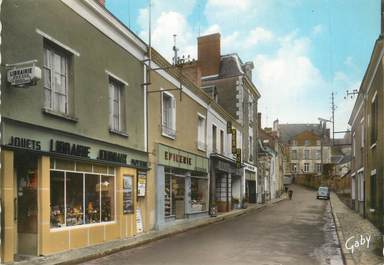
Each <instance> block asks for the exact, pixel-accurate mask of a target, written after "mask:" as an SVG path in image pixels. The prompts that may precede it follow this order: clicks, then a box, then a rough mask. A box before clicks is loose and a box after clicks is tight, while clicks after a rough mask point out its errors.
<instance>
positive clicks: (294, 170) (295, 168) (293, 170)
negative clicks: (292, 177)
mask: <svg viewBox="0 0 384 265" xmlns="http://www.w3.org/2000/svg"><path fill="white" fill-rule="evenodd" d="M296 171H297V164H296V163H292V172H296Z"/></svg>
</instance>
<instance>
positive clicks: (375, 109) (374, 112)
mask: <svg viewBox="0 0 384 265" xmlns="http://www.w3.org/2000/svg"><path fill="white" fill-rule="evenodd" d="M378 116H379V104H378V97H377V96H375V97H374V99H373V100H372V104H371V145H373V144H375V143H376V141H377V129H378Z"/></svg>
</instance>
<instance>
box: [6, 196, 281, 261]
mask: <svg viewBox="0 0 384 265" xmlns="http://www.w3.org/2000/svg"><path fill="white" fill-rule="evenodd" d="M285 199H286V196H285V195H284V196H282V197H281V198H278V199H275V200H272V201H270V202H268V203H266V204H249V205H248V208H246V209H237V210H233V211H231V212H228V213H220V214H218V216H217V217H206V218H200V219H193V220H185V221H178V223H177V224H176V225H173V226H170V227H168V228H166V229H163V230H161V231H150V232H147V233H142V234H139V235H137V236H135V237H131V238H127V239H123V240H115V241H110V242H106V243H103V244H98V245H93V246H89V247H85V248H80V249H74V250H70V251H66V252H63V253H58V254H54V255H50V256H44V257H26V259H23V260H21V261H17V262H14V263H13V264H15V265H52V264H62V265H64V264H78V263H81V262H84V261H88V260H92V259H96V258H100V257H104V256H106V255H111V254H113V253H116V252H121V251H124V250H127V249H132V248H137V247H139V246H142V245H146V244H149V243H151V242H154V241H157V240H160V239H164V238H168V237H171V236H174V235H177V234H180V233H184V232H186V231H189V230H192V229H197V228H201V227H204V226H208V225H211V224H214V223H219V222H223V221H225V220H230V219H233V218H236V217H239V216H242V215H245V214H247V213H253V212H258V211H262V210H263V209H265V208H268V207H272V206H273V205H275V204H276V203H278V202H280V201H283V200H285ZM207 229H208V228H207Z"/></svg>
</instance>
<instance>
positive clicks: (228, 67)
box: [219, 54, 244, 78]
mask: <svg viewBox="0 0 384 265" xmlns="http://www.w3.org/2000/svg"><path fill="white" fill-rule="evenodd" d="M241 65H242V62H241V60H240V58H239V56H238V55H237V54H228V55H223V56H221V62H220V73H219V78H225V77H232V76H239V75H243V74H244V71H243V69H242V67H241Z"/></svg>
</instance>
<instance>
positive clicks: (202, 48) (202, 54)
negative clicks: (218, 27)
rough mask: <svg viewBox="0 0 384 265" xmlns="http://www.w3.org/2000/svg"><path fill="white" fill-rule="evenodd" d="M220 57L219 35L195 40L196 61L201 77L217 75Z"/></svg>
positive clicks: (215, 34)
mask: <svg viewBox="0 0 384 265" xmlns="http://www.w3.org/2000/svg"><path fill="white" fill-rule="evenodd" d="M220 56H221V51H220V33H214V34H210V35H206V36H201V37H199V38H197V60H198V65H199V68H200V70H201V75H202V76H209V75H216V74H219V71H220Z"/></svg>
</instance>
